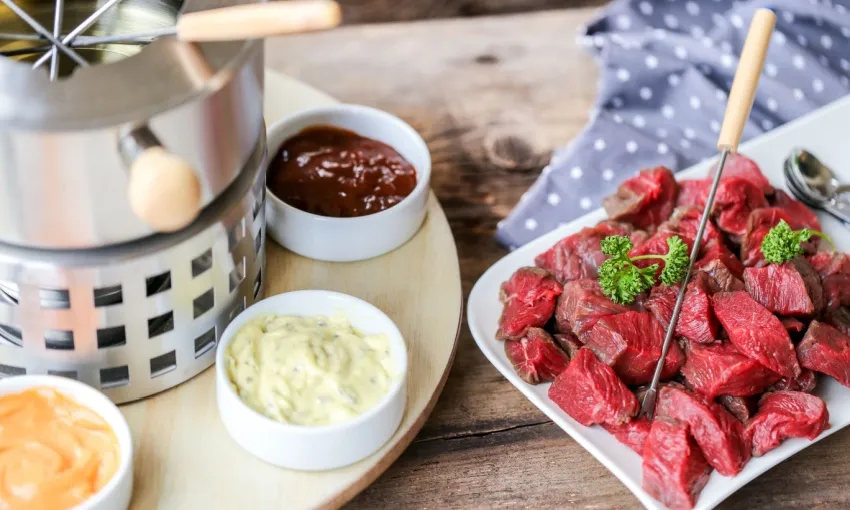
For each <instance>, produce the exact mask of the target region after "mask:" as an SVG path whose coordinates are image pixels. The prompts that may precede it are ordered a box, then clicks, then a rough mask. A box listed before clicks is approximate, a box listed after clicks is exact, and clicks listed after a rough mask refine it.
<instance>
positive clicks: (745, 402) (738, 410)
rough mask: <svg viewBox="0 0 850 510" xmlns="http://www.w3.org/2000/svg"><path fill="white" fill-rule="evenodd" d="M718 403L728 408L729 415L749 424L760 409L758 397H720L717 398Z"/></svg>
mask: <svg viewBox="0 0 850 510" xmlns="http://www.w3.org/2000/svg"><path fill="white" fill-rule="evenodd" d="M717 403H718V404H720V405H722V406H723V407H725V408H726V410H727V411H729V413H730V414H731V415H732V416H734V417H735V418H738V420H740V421H741V423H747V420H749V419H750V418H751V417H752V416H753V415H754V414H755V412H756V409H757V407H758V397H756V396H751V397H735V396H732V395H720V396H719V397H717Z"/></svg>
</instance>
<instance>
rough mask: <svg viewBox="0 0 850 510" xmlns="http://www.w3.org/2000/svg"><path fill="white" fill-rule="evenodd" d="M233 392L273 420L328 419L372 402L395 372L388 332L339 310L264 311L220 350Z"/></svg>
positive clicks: (383, 392) (326, 421) (386, 389)
mask: <svg viewBox="0 0 850 510" xmlns="http://www.w3.org/2000/svg"><path fill="white" fill-rule="evenodd" d="M225 360H226V363H227V373H228V376H229V377H230V381H231V383H232V384H233V387H234V389H235V390H236V392H237V393H238V394H239V397H240V398H241V399H242V400H243V401H244V402H245V403H246V404H248V405H249V406H251V407H252V408H253V409H254V410H256V411H258V412H260V413H262V414H264V415H266V416H268V417H269V418H271V419H273V420H277V421H279V422H283V423H290V424H293V425H310V426H317V425H330V424H333V423H340V422H344V421H347V420H350V419H352V418H354V417H355V416H358V415H360V414H362V413H364V412H366V411H367V410H369V409H371V408H372V407H373V406H375V405H376V404H377V403H378V402H379V401H380V400H381V399H382V398H383V397H384V396H385V395H386V394H387V393H388V392H389V389H390V387H391V386H392V384H393V381H394V380H395V370H394V367H393V364H392V357H391V354H390V344H389V339H388V338H387V336H386V335H384V334H378V335H363V334H361V333H360V332H358V331H357V330H355V329H354V328H353V327H352V326H351V324H350V323H349V322H348V321H347V320H346V319H344V318H341V317H323V316H316V317H298V316H287V315H274V314H269V315H262V316H259V317H257V318H255V319H253V320H252V321H250V322H248V323H247V324H245V325H244V326H242V328H241V329H240V330H239V331H237V333H236V336H235V338H234V339H233V342H231V344H230V346H229V347H228V349H227V352H226V353H225Z"/></svg>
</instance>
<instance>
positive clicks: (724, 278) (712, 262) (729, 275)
mask: <svg viewBox="0 0 850 510" xmlns="http://www.w3.org/2000/svg"><path fill="white" fill-rule="evenodd" d="M723 249H724V250H726V251H727V252H728V253H729V255H731V257H732V259H734V260H735V263H733V264H732V265H727V264H726V262H724V260H722V259H721V258H720V257H717V258H713V259H709V258H708V257H709V256H708V255H706V256H705V257H703V258H701V259H700V260H698V261H697V262H696V264H695V265H694V267H696V268H697V269H699V270H700V271H702V272H703V273H705V275H706V276H708V280H707V282H706V283H708V291H709V292H710V293H712V294H714V293H717V292H730V291H733V290H744V289H745V287H744V282H743V281H741V275H742V274H743V271H744V266H743V265H742V264H741V261H739V260H738V258H737V257H735V256H734V255H732V252H730V251H729V249H728V248H726V247H725V246H724V247H723ZM738 266H740V270H741V272H740V273H737V275H736V273H735V271H737V270H738ZM733 267H734V268H735V269H734V270H733V269H732V268H733Z"/></svg>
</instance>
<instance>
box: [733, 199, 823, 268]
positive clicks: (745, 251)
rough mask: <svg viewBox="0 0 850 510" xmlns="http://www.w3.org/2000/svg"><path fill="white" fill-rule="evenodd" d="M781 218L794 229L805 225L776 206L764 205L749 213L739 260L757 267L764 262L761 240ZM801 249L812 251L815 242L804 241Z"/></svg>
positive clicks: (813, 250)
mask: <svg viewBox="0 0 850 510" xmlns="http://www.w3.org/2000/svg"><path fill="white" fill-rule="evenodd" d="M781 220H785V223H788V225H789V226H790V227H791V228H793V229H794V230H799V229H801V228H804V227H805V224H802V223H801V222H800V221H799V220H798V219H796V218H793V217H792V216H791V215H789V214H788V212H787V211H785V210H784V209H780V208H778V207H765V208H763V209H758V210H755V211H753V212H752V214H750V217H749V219H748V220H747V230H746V233H745V234H744V239H743V240H742V241H741V260H742V261H743V262H744V265H745V266H747V267H759V266H763V265H765V264H766V262H765V261H764V255H762V253H761V242H762V241H763V240H764V236H766V235H767V233H768V232H770V229H772V228H773V227H775V226H776V225H778V224H779V222H780V221H781ZM803 249H804V250H805V251H806V253H814V252H815V251H816V243H813V242H809V243H805V244H804V245H803Z"/></svg>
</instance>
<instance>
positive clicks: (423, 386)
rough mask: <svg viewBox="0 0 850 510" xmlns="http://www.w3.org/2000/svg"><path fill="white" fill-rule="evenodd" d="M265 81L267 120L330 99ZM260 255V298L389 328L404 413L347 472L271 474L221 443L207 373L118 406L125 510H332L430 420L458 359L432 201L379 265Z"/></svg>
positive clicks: (452, 303) (452, 263) (452, 298)
mask: <svg viewBox="0 0 850 510" xmlns="http://www.w3.org/2000/svg"><path fill="white" fill-rule="evenodd" d="M266 83H267V85H269V87H267V91H268V90H272V91H276V93H275V92H272V93H271V94H273V95H274V97H273V98H270V100H268V101H266V104H265V111H266V119H267V120H268V121H270V122H273V121H275V120H277V119H279V118H281V117H283V116H284V115H288V114H290V113H294V111H297V110H299V109H303V108H305V107H309V106H320V105H324V104H327V103H328V102H329V101H331V99H330V98H328V97H327V96H325V95H322V94H319V93H317V92H316V91H313V90H312V89H310V88H309V87H305V86H303V85H300V84H297V83H294V82H293V81H292V80H290V79H287V78H285V77H281V76H274V75H272V76H269V75H267V77H266ZM266 95H267V96H269V95H270V93H269V92H267V94H266ZM266 256H267V261H266V271H265V279H266V289H265V295H267V296H268V295H274V294H279V293H281V292H287V291H293V290H302V289H326V290H334V291H338V292H344V293H346V294H350V295H353V296H356V297H359V298H361V299H364V300H366V301H368V302H370V303H372V304H374V305H375V306H377V307H378V308H380V309H381V310H382V311H384V312H385V313H386V314H387V315H388V316H389V317H390V318H391V319H392V320H393V322H395V323H396V325H397V326H398V327H399V330H400V331H401V333H402V335H403V336H404V339H405V342H406V343H407V348H408V353H409V354H408V355H409V358H408V373H407V376H408V379H407V407H406V410H405V415H404V417H403V418H402V422H401V424H400V425H399V428H398V430H397V431H396V433H395V435H394V436H393V437H392V438H391V439H390V441H389V442H388V443H387V444H386V445H384V446H383V447H382V448H381V449H380V450H379V451H378V452H376V453H375V454H373V455H372V456H370V457H368V458H366V459H364V460H362V461H360V462H358V463H356V464H353V465H351V466H347V467H344V468H340V469H335V470H331V471H323V472H317V473H310V472H297V471H291V470H285V469H279V468H276V467H274V466H271V465H269V464H265V463H263V462H262V461H260V460H259V459H256V458H254V457H253V456H251V455H250V454H249V453H247V452H245V451H244V450H242V449H241V448H240V447H239V446H238V445H237V444H236V443H235V442H234V441H233V440H231V439H230V437H229V436H228V435H227V433H226V431H225V430H224V426H223V425H222V423H221V420H220V419H219V415H218V409H217V405H216V392H215V371H214V370H213V369H212V368H211V369H208V370H207V371H205V372H204V373H202V374H200V375H199V376H197V377H195V378H193V379H192V380H190V381H188V382H186V383H184V384H181V385H180V386H178V387H176V388H173V389H171V390H169V391H166V392H163V393H160V394H158V395H156V396H154V397H152V398H148V399H145V400H143V401H140V402H136V403H133V404H129V405H125V406H122V407H121V411H122V412H123V413H124V416H125V417H126V418H127V421H128V423H129V424H130V428H131V431H132V434H133V442H134V446H135V448H136V453H135V459H134V460H135V462H134V482H135V490H134V495H133V501H132V508H133V509H139V510H147V509H152V508H163V509H171V508H174V509H190V508H191V509H195V508H198V509H201V508H202V509H205V510H214V509H222V510H224V509H227V510H231V509H237V508H244V509H267V508H268V509H270V508H316V507H330V508H333V507H338V506H340V505H341V504H343V503H345V502H346V501H348V500H349V499H351V498H352V497H353V496H354V495H355V494H357V493H358V492H360V491H361V490H363V489H364V488H365V487H366V486H368V485H369V484H370V483H372V482H373V481H374V480H375V479H376V478H377V477H378V476H379V475H380V474H381V473H383V472H384V470H385V469H386V468H387V467H388V466H389V465H390V464H391V463H392V462H393V461H394V460H395V459H396V458H397V457H398V456H399V455H400V454H401V453H402V452H403V451H404V449H405V448H406V447H407V446H408V445H409V444H410V442H411V441H412V440H413V439H414V436H415V435H416V433H417V432H418V431H419V430H420V428H421V427H422V425H423V424H424V422H425V419H426V418H427V417H428V415H429V414H430V413H431V410H432V409H433V406H434V404H435V403H436V400H437V395H438V394H439V392H440V390H441V389H442V387H443V385H444V384H445V381H446V378H447V376H448V373H449V370H448V367H449V366H450V364H451V362H452V359H453V357H454V354H455V352H456V345H457V343H456V339H457V333H458V329H459V326H460V323H461V308H462V301H461V286H460V269H459V266H458V261H457V250H456V248H455V244H454V241H453V239H452V236H451V231H450V229H449V225H448V223H447V221H446V218H445V215H444V214H443V211H442V209H441V208H440V206H439V204H438V203H437V201H436V199H435V197H434V196H433V195H432V196H431V197H430V200H429V203H428V216H427V218H426V219H425V223H424V224H423V226H422V228H421V229H420V230H419V232H418V233H417V234H416V235H415V236H414V237H413V238H412V239H411V240H410V241H408V242H407V243H406V244H405V245H403V246H402V247H400V248H398V249H397V250H395V251H393V252H391V253H389V254H386V255H384V256H381V257H377V258H374V259H371V260H365V261H360V262H352V263H344V264H343V263H327V262H316V261H311V260H309V259H306V258H304V257H300V256H297V255H295V254H292V253H290V252H287V251H286V250H284V249H283V248H281V247H279V246H278V245H276V244H275V243H274V242H272V241H270V240H269V241H268V243H267V248H266ZM410 275H424V276H427V277H425V278H414V279H411V278H410Z"/></svg>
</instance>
